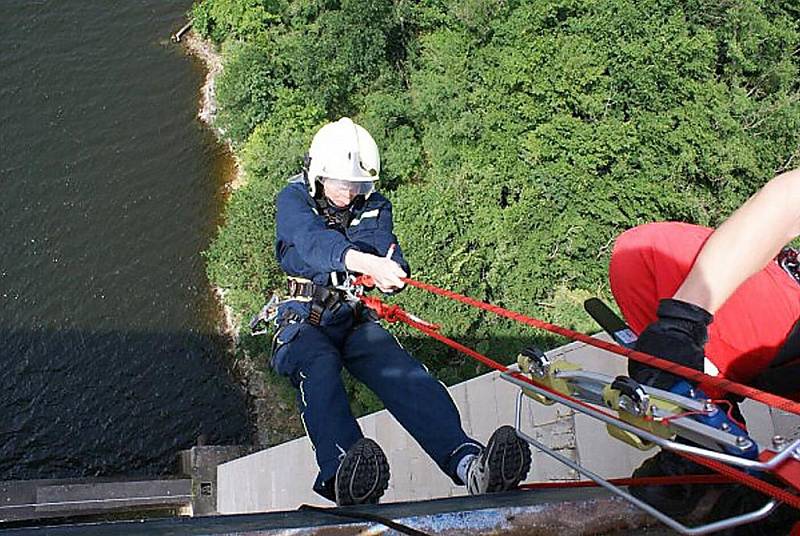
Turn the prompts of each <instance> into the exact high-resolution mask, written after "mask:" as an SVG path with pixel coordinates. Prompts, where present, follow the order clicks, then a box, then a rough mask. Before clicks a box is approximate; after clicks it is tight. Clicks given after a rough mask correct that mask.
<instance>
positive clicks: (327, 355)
mask: <svg viewBox="0 0 800 536" xmlns="http://www.w3.org/2000/svg"><path fill="white" fill-rule="evenodd" d="M356 316H357V317H356ZM272 365H273V367H274V368H275V370H276V371H277V372H278V373H279V374H281V375H283V376H287V377H288V378H289V379H290V380H291V382H292V384H293V385H294V386H295V388H296V389H297V390H298V393H297V400H298V405H299V408H300V415H301V417H302V420H303V424H304V425H305V428H306V431H307V432H308V436H309V438H310V440H311V443H312V444H313V445H314V450H315V453H316V458H317V464H318V466H319V474H318V476H317V480H316V482H315V484H314V489H315V490H316V491H317V492H319V493H320V494H322V495H324V496H328V497H329V496H330V490H329V486H330V482H331V480H332V479H333V477H334V476H335V475H336V469H337V468H338V467H339V462H340V460H341V458H342V457H343V456H344V454H345V452H347V450H348V449H349V448H350V447H351V446H352V445H353V443H355V442H356V441H357V440H358V439H360V438H361V437H363V435H362V432H361V429H360V428H359V426H358V423H357V422H356V420H355V418H354V417H353V415H352V413H351V412H350V404H349V402H348V400H347V395H346V392H345V389H344V385H343V383H342V378H341V370H342V367H345V368H346V369H347V370H348V371H349V372H350V374H352V375H353V376H354V377H355V378H356V379H358V380H359V381H361V382H362V383H364V384H365V385H366V386H367V387H369V388H370V389H371V390H372V391H373V392H374V393H375V394H376V395H377V396H378V397H379V398H380V399H381V401H383V403H384V405H385V406H386V409H387V410H389V412H390V413H391V414H392V415H393V416H394V418H395V419H397V421H398V422H399V423H400V424H401V425H402V426H403V428H405V429H406V430H407V431H408V433H409V434H411V436H413V437H414V439H415V440H416V441H417V443H419V445H420V446H421V447H422V448H423V450H425V452H427V453H428V455H429V456H430V457H431V458H432V459H433V460H434V461H435V462H436V464H437V465H438V466H439V467H440V468H441V469H442V471H444V472H445V473H446V474H447V475H448V476H450V477H451V478H452V479H453V481H454V482H455V483H456V484H463V482H461V481H460V480H459V478H458V476H457V475H456V467H457V466H458V462H459V461H460V460H461V459H462V458H463V457H464V456H465V455H467V454H475V453H478V452H479V451H480V449H481V445H480V444H479V443H478V442H476V441H474V440H472V439H470V438H469V437H468V436H467V435H466V433H464V430H463V429H462V427H461V418H460V416H459V414H458V410H457V409H456V406H455V404H454V403H453V400H452V398H451V397H450V394H449V393H448V392H447V389H446V388H445V387H444V385H442V384H441V383H439V382H438V381H437V380H436V379H434V378H433V376H431V375H430V373H429V372H428V371H427V369H426V368H425V367H424V366H423V365H422V364H421V363H420V362H419V361H417V360H416V359H414V358H413V357H412V356H411V354H409V353H408V352H407V351H406V350H405V349H404V348H403V347H402V346H401V345H400V343H399V342H398V341H397V339H396V338H395V337H394V336H393V335H392V334H391V333H389V332H388V331H386V330H385V329H384V328H383V327H382V326H381V325H380V324H379V323H378V322H377V321H376V320H375V319H374V317H372V316H371V313H370V312H369V311H359V313H358V315H355V314H354V311H353V309H352V308H351V307H350V306H349V305H343V306H342V307H340V309H339V310H338V311H337V312H336V313H335V314H332V313H328V312H326V314H325V315H324V316H323V322H322V326H312V325H310V324H308V323H306V322H299V323H294V324H288V325H286V324H284V325H283V327H281V328H280V329H279V331H278V333H276V348H275V351H274V353H273V359H272ZM326 488H327V489H326Z"/></svg>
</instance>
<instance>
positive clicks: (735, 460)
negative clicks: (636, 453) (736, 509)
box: [500, 365, 800, 535]
mask: <svg viewBox="0 0 800 536" xmlns="http://www.w3.org/2000/svg"><path fill="white" fill-rule="evenodd" d="M508 372H509V373H511V372H519V368H518V367H517V366H516V365H515V366H512V367H509V369H508ZM509 373H500V377H501V378H503V379H504V380H506V381H508V382H510V383H512V384H514V385H516V386H517V387H519V388H520V392H519V394H518V396H517V400H516V410H515V429H516V433H517V435H518V436H519V437H520V438H521V439H523V440H524V441H526V442H527V443H529V444H530V445H532V446H534V447H536V448H537V449H538V450H540V451H542V452H544V453H545V454H547V455H548V456H551V457H553V458H555V459H556V460H558V461H559V462H561V463H563V464H564V465H566V466H568V467H570V468H572V469H574V470H575V471H577V472H578V473H579V474H581V475H584V476H585V477H587V478H589V479H591V480H593V481H594V482H596V483H597V484H598V485H599V486H602V487H603V488H605V489H607V490H608V491H610V492H612V493H614V494H615V495H618V496H619V497H621V498H622V499H624V500H626V501H628V502H629V503H631V504H633V505H634V506H636V507H637V508H640V509H641V510H643V511H645V512H647V513H648V514H650V515H651V516H653V517H654V518H656V519H657V520H658V521H660V522H662V523H664V524H665V525H667V526H668V527H670V528H672V529H673V530H675V531H677V532H679V533H681V534H688V535H700V534H708V533H711V532H715V531H719V530H724V529H728V528H732V527H737V526H740V525H745V524H748V523H753V522H755V521H758V520H760V519H764V518H766V517H767V516H769V515H770V514H771V513H772V511H773V510H774V509H775V508H777V506H778V505H779V502H778V501H776V500H769V501H768V502H766V503H765V504H764V506H762V507H761V508H758V509H757V510H754V511H752V512H748V513H745V514H741V515H738V516H735V517H731V518H728V519H723V520H720V521H715V522H713V523H708V524H706V525H701V526H697V527H687V526H685V525H683V524H682V523H680V522H679V521H677V520H675V519H673V518H672V517H670V516H668V515H667V514H665V513H663V512H661V511H660V510H658V509H656V508H654V507H652V506H650V505H649V504H647V503H645V502H644V501H641V500H639V499H637V498H636V497H634V496H633V495H631V494H630V493H628V492H627V491H625V490H624V489H622V488H620V487H619V486H616V485H614V484H612V483H610V482H609V481H608V480H606V479H604V478H603V477H601V476H600V475H598V474H596V473H594V472H592V471H591V470H589V469H587V468H586V467H583V466H582V465H580V464H579V463H577V462H575V461H573V460H570V459H569V458H567V457H565V456H563V455H561V454H559V453H558V452H556V451H554V450H553V449H551V448H549V447H547V446H546V445H544V444H542V443H541V442H539V441H537V440H536V439H534V438H532V437H531V436H529V435H527V434H526V433H525V432H523V431H522V408H523V404H522V401H523V400H524V398H525V391H526V390H527V391H532V392H534V393H536V394H538V395H541V396H544V397H545V398H548V399H550V400H553V401H555V402H559V403H561V404H564V405H565V406H567V407H569V408H571V409H573V410H575V411H579V412H581V413H584V414H586V415H589V416H590V417H593V418H596V419H599V420H601V421H603V422H605V423H607V424H611V425H613V426H616V427H618V428H621V429H623V430H626V431H628V432H630V433H633V434H635V435H637V436H639V437H641V438H642V439H645V440H647V441H651V442H653V443H655V444H657V445H659V446H660V447H662V448H664V449H667V450H672V451H680V452H686V453H691V454H695V455H698V456H702V457H705V458H710V459H714V460H717V461H721V462H724V463H728V464H731V465H738V466H740V467H745V468H748V469H754V470H762V471H771V470H773V469H775V468H776V467H778V466H779V465H781V464H782V463H783V462H784V461H786V460H787V459H789V458H791V457H797V456H798V453H797V450H798V448H800V439H798V440H795V441H793V442H792V443H790V444H789V445H787V446H786V447H785V448H784V449H783V450H782V451H781V452H780V453H778V454H777V455H776V456H774V457H773V458H771V459H770V460H769V461H768V462H758V461H755V460H750V459H744V458H739V457H737V456H733V455H730V454H725V453H722V452H715V451H711V450H706V449H703V448H699V447H693V446H691V445H685V444H682V443H677V442H675V441H671V440H669V439H664V438H662V437H659V436H657V435H655V434H652V433H650V432H647V431H646V430H642V429H640V428H637V427H636V426H633V425H631V424H628V423H625V422H623V421H620V420H618V419H614V418H612V417H609V416H608V415H606V414H604V413H603V412H600V411H596V410H593V409H592V408H590V407H586V406H583V405H581V404H577V403H575V402H573V401H571V400H570V399H568V398H566V397H563V396H561V395H559V394H556V393H553V392H550V391H548V390H545V389H541V388H539V387H537V386H535V385H532V384H530V383H527V382H524V381H522V380H519V379H517V378H515V377H513V376H511V375H510V374H509Z"/></svg>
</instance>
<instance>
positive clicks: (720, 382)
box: [403, 278, 800, 415]
mask: <svg viewBox="0 0 800 536" xmlns="http://www.w3.org/2000/svg"><path fill="white" fill-rule="evenodd" d="M403 280H404V281H405V282H406V283H408V284H409V285H411V286H413V287H417V288H421V289H423V290H427V291H428V292H432V293H433V294H438V295H439V296H445V297H447V298H450V299H453V300H456V301H460V302H462V303H466V304H467V305H471V306H473V307H477V308H479V309H483V310H484V311H489V312H491V313H494V314H496V315H498V316H502V317H505V318H510V319H511V320H516V321H517V322H521V323H523V324H527V325H529V326H533V327H535V328H539V329H544V330H546V331H549V332H551V333H555V334H557V335H562V336H564V337H567V338H569V339H574V340H577V341H581V342H583V343H586V344H588V345H590V346H594V347H595V348H600V349H602V350H606V351H608V352H612V353H614V354H617V355H621V356H623V357H627V358H629V359H633V360H634V361H638V362H639V363H644V364H645V365H650V366H653V367H656V368H659V369H662V370H666V371H667V372H671V373H673V374H676V375H678V376H683V377H684V378H687V379H689V380H692V381H694V382H697V383H704V384H708V385H712V386H714V387H717V388H719V389H721V390H723V391H726V392H729V393H735V394H737V395H741V396H744V397H747V398H752V399H753V400H758V401H759V402H763V403H764V404H767V405H768V406H772V407H775V408H777V409H780V410H783V411H787V412H789V413H794V414H795V415H800V403H798V402H794V401H792V400H789V399H786V398H783V397H781V396H778V395H774V394H772V393H767V392H765V391H761V390H759V389H755V388H753V387H748V386H747V385H742V384H740V383H736V382H733V381H731V380H727V379H725V378H721V377H715V376H709V375H708V374H703V373H702V372H699V371H697V370H694V369H691V368H688V367H684V366H683V365H678V364H677V363H672V362H671V361H667V360H665V359H661V358H658V357H655V356H652V355H649V354H645V353H643V352H637V351H636V350H632V349H630V348H625V347H623V346H620V345H618V344H614V343H610V342H607V341H602V340H599V339H596V338H594V337H590V336H588V335H584V334H583V333H578V332H577V331H573V330H571V329H567V328H562V327H561V326H556V325H555V324H550V323H548V322H544V321H542V320H539V319H537V318H533V317H530V316H526V315H523V314H521V313H516V312H514V311H509V310H508V309H504V308H502V307H498V306H497V305H492V304H490V303H486V302H482V301H479V300H475V299H473V298H470V297H468V296H463V295H461V294H457V293H455V292H452V291H449V290H445V289H442V288H439V287H436V286H434V285H430V284H428V283H422V282H420V281H415V280H413V279H410V278H404V279H403Z"/></svg>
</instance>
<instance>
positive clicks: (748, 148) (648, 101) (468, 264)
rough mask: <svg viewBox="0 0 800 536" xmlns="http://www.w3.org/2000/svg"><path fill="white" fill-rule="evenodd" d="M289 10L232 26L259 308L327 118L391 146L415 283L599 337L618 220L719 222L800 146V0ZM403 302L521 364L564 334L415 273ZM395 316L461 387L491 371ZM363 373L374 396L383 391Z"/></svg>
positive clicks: (231, 98)
mask: <svg viewBox="0 0 800 536" xmlns="http://www.w3.org/2000/svg"><path fill="white" fill-rule="evenodd" d="M230 1H231V0H205V1H204V2H203V3H202V4H200V6H202V8H197V7H196V8H195V11H196V12H197V11H198V10H200V11H204V12H205V13H207V15H206V16H207V18H208V17H210V19H208V20H211V21H212V22H213V24H212V23H211V22H206V23H203V24H205V26H204V27H208V28H212V29H211V30H206V35H214V34H213V31H214V29H215V28H221V27H223V26H224V25H225V24H227V23H223V22H221V21H223V20H234V19H233V17H232V16H231V17H228V18H225V17H222V16H221V15H220V13H223V12H225V13H234V11H233V10H230V11H225V10H224V9H223V6H226V5H229V2H230ZM236 4H237V5H240V6H241V5H244V4H245V3H244V2H243V1H242V2H237V3H236ZM260 5H266V4H260ZM267 11H268V12H269V13H274V14H278V13H280V17H281V19H280V22H276V21H274V20H270V21H268V22H264V23H263V25H264V28H261V29H258V30H254V29H252V28H250V29H247V30H245V29H244V28H245V27H244V26H237V28H235V29H227V30H224V31H221V30H220V31H221V32H222V33H220V34H219V35H224V36H225V38H226V39H228V40H229V41H230V43H228V45H229V48H226V50H227V52H228V56H227V57H226V67H225V69H226V73H227V74H226V78H227V79H228V81H227V82H226V84H227V89H226V91H223V90H222V87H220V95H219V98H220V109H221V112H220V122H221V123H223V124H224V126H225V127H226V128H227V130H228V132H229V134H230V135H231V136H232V137H233V139H234V140H237V141H240V142H242V141H243V140H245V139H246V140H247V141H246V143H244V144H243V146H242V150H241V153H240V154H241V155H242V158H243V160H244V165H245V169H246V170H247V175H248V178H249V180H250V183H249V184H248V186H247V187H246V188H245V189H243V190H241V191H237V192H236V193H235V194H234V195H233V196H232V199H231V203H230V205H229V207H228V212H227V221H226V225H225V226H224V227H223V228H222V229H221V230H220V235H219V237H218V239H217V241H216V242H215V243H214V244H213V245H212V247H211V249H210V250H209V273H210V276H211V279H212V281H214V282H215V283H217V284H219V285H221V286H223V287H224V288H226V289H229V292H230V297H231V301H232V303H233V304H234V306H235V307H236V308H237V310H238V311H239V312H240V314H242V315H246V314H250V313H251V312H252V311H254V310H255V309H256V308H257V305H258V302H259V301H260V300H261V299H262V296H261V295H262V293H263V292H265V291H266V290H268V289H270V288H272V287H275V286H278V284H279V282H280V280H281V274H280V271H279V270H278V268H277V267H276V266H275V261H274V259H273V254H272V251H271V244H272V240H273V238H274V237H273V222H272V221H271V218H272V215H273V207H272V202H273V199H274V195H275V193H276V192H277V191H278V189H280V188H281V187H282V185H283V180H284V178H285V177H286V176H288V175H289V174H291V173H293V172H294V171H295V170H297V169H298V168H299V161H300V158H301V156H302V154H303V152H304V151H305V150H306V147H307V144H308V142H309V140H310V138H311V135H312V134H313V132H314V130H315V129H316V128H317V127H318V126H319V124H321V123H322V122H324V121H325V120H326V119H332V118H335V117H337V116H339V115H342V114H348V115H351V116H353V117H354V118H355V119H356V120H357V121H359V122H361V123H362V124H363V125H364V126H365V127H366V128H367V129H368V130H369V131H370V132H371V133H372V134H373V135H374V137H375V138H376V140H377V142H378V145H379V146H380V148H381V154H382V157H383V173H382V177H381V179H382V184H381V187H382V189H383V190H384V191H385V192H387V193H388V195H389V196H390V198H391V199H392V202H393V203H394V207H395V212H394V213H395V227H396V232H397V234H398V236H399V239H400V241H401V242H402V244H403V246H404V249H405V251H406V252H407V256H408V258H409V260H410V262H411V265H412V271H413V275H414V276H415V277H418V278H420V279H422V280H425V281H429V282H431V283H434V284H437V285H440V286H444V287H446V288H450V289H452V290H455V291H458V292H463V293H466V294H469V295H471V296H474V297H476V298H479V299H484V300H487V301H491V302H493V303H497V304H500V305H503V306H505V307H508V308H511V309H514V310H518V311H523V312H525V313H528V314H532V315H535V316H540V317H542V318H545V319H550V320H557V321H558V322H559V323H561V324H563V325H569V326H575V327H577V328H578V329H581V330H588V331H591V330H592V329H593V326H592V325H591V324H590V323H587V321H586V318H585V315H584V313H583V312H582V310H581V308H580V307H579V302H580V301H581V300H582V299H583V298H584V297H586V296H589V295H602V296H606V297H608V294H609V291H608V286H607V282H606V277H607V273H606V272H607V263H608V256H609V253H610V250H611V247H612V244H613V240H614V237H615V236H616V235H617V234H619V233H620V232H621V231H622V230H624V229H627V228H629V227H632V226H634V225H637V224H640V223H644V222H649V221H654V220H662V219H677V220H684V221H689V222H694V223H699V224H705V225H715V224H717V223H718V222H719V221H720V220H721V219H722V218H724V217H725V216H726V215H727V214H729V213H730V211H731V210H732V209H733V208H734V207H736V206H737V205H739V204H740V203H741V202H743V201H744V199H746V198H747V196H749V195H750V194H752V193H753V192H754V191H755V190H757V189H758V188H759V187H760V186H761V185H763V184H764V182H765V181H767V180H768V179H769V178H771V177H772V176H773V175H774V174H775V173H776V172H779V171H781V170H784V169H786V168H787V167H790V166H791V165H792V163H794V165H796V164H797V161H798V158H800V151H798V149H797V148H798V146H800V83H798V80H800V78H798V72H799V71H800V53H798V50H800V27H799V24H798V20H799V19H798V9H797V6H796V3H795V2H789V1H782V2H766V1H763V0H761V1H755V0H753V1H749V0H734V1H731V0H712V1H706V0H703V1H700V0H599V1H590V0H554V1H552V2H524V1H521V0H470V1H469V2H455V1H451V0H426V1H421V2H412V1H409V0H396V1H395V2H390V1H388V0H341V1H340V2H337V1H333V0H301V1H292V2H288V4H287V5H286V6H285V7H280V8H276V9H267ZM212 15H213V16H212ZM254 16H255V15H254ZM196 17H197V15H196ZM198 20H199V19H198V18H196V19H195V22H196V24H198ZM233 40H241V41H244V42H245V44H244V45H242V44H240V45H233V46H230V45H231V44H232V41H233ZM223 111H224V113H223ZM396 301H397V302H398V303H400V304H401V305H402V306H404V307H406V308H407V309H408V310H410V311H412V312H414V313H416V314H419V315H420V316H423V317H424V318H426V319H429V320H431V321H435V322H438V323H440V324H442V330H443V332H444V333H445V334H447V335H450V336H453V337H454V338H456V339H458V340H462V341H465V342H466V343H467V344H471V345H472V346H474V347H476V348H478V349H479V350H485V351H487V352H488V353H489V354H490V355H492V356H493V357H495V358H497V359H500V360H504V361H510V360H512V359H513V356H514V355H516V351H517V350H518V349H519V347H520V346H521V345H522V344H524V343H528V342H530V341H531V340H534V339H536V338H538V339H537V340H538V341H539V342H540V343H541V344H544V345H553V344H557V343H559V342H561V341H559V340H558V339H556V338H554V337H549V336H545V335H543V334H541V333H534V332H533V330H530V329H527V328H522V327H520V326H519V325H518V324H514V323H511V322H509V321H506V320H500V319H497V318H495V317H493V316H492V315H488V314H483V313H479V312H476V311H475V310H474V309H469V308H467V307H465V306H462V305H459V304H456V303H453V302H450V301H447V300H444V299H442V298H436V297H434V296H431V295H428V294H425V293H423V292H421V291H418V290H415V289H409V290H407V291H405V292H403V293H401V294H400V295H399V296H398V298H397V299H396ZM391 329H393V330H396V331H397V332H398V333H400V334H401V335H402V336H403V341H404V343H405V344H406V345H407V347H408V348H410V349H411V350H413V351H414V352H415V354H416V355H417V356H419V357H420V358H421V359H422V360H423V361H425V362H426V363H427V364H428V365H429V366H431V368H433V369H434V370H435V371H436V374H437V375H438V376H439V377H440V378H441V379H443V380H445V381H446V382H453V381H457V380H460V379H464V378H466V377H469V376H470V375H473V374H476V373H478V372H479V371H480V370H481V367H480V366H477V365H476V364H475V362H474V361H472V360H471V359H470V358H467V357H464V356H461V355H459V354H457V353H455V352H452V351H449V350H447V349H443V348H442V347H441V345H439V344H438V343H432V342H431V341H429V340H426V339H422V338H418V337H416V336H415V334H412V333H410V332H409V331H408V330H404V329H403V328H398V327H392V328H391ZM348 385H350V386H351V387H350V388H351V389H352V391H353V397H354V400H355V402H354V407H355V408H356V409H357V410H359V411H361V410H365V409H372V408H374V407H375V404H376V402H375V399H374V397H372V396H371V394H369V393H367V392H365V391H364V390H363V389H362V388H361V387H357V386H354V385H351V384H348Z"/></svg>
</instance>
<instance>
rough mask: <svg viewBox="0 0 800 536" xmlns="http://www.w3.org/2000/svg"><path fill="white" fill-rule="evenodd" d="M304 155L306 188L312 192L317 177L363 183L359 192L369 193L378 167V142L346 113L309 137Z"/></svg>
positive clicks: (379, 169) (314, 190) (379, 166)
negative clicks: (306, 172)
mask: <svg viewBox="0 0 800 536" xmlns="http://www.w3.org/2000/svg"><path fill="white" fill-rule="evenodd" d="M308 158H309V163H308V191H309V193H310V194H311V195H312V196H314V194H315V192H316V184H317V181H318V180H319V181H322V180H324V179H335V180H339V181H346V182H355V183H364V184H363V188H362V193H364V194H365V195H369V193H371V191H372V186H373V183H374V182H375V181H377V180H378V176H379V174H380V171H381V157H380V155H379V154H378V145H377V144H376V143H375V140H373V139H372V136H370V135H369V132H367V131H366V129H365V128H364V127H362V126H361V125H357V124H355V123H353V120H352V119H350V118H349V117H342V118H341V119H339V120H338V121H335V122H333V123H328V124H326V125H325V126H323V127H322V128H320V129H319V131H317V133H316V134H315V135H314V139H313V140H311V148H310V149H309V150H308Z"/></svg>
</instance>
